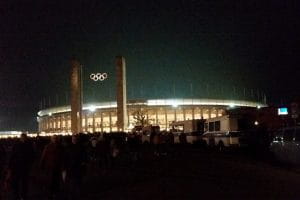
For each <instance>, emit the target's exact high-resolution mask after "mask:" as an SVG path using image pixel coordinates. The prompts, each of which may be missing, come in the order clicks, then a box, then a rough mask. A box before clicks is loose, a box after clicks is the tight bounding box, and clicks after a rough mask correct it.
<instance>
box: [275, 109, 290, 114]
mask: <svg viewBox="0 0 300 200" xmlns="http://www.w3.org/2000/svg"><path fill="white" fill-rule="evenodd" d="M287 114H289V113H288V109H287V108H278V115H287Z"/></svg>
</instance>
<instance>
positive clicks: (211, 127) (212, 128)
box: [208, 122, 214, 131]
mask: <svg viewBox="0 0 300 200" xmlns="http://www.w3.org/2000/svg"><path fill="white" fill-rule="evenodd" d="M208 130H209V131H214V122H209V124H208Z"/></svg>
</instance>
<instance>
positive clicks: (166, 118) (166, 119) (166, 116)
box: [164, 108, 169, 129]
mask: <svg viewBox="0 0 300 200" xmlns="http://www.w3.org/2000/svg"><path fill="white" fill-rule="evenodd" d="M164 110H165V122H166V128H167V129H168V125H169V124H168V115H167V108H165V109H164Z"/></svg>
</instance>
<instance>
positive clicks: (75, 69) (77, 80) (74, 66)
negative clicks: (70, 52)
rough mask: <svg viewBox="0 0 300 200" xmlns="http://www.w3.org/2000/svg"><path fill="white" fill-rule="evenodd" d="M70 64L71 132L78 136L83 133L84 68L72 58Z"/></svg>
mask: <svg viewBox="0 0 300 200" xmlns="http://www.w3.org/2000/svg"><path fill="white" fill-rule="evenodd" d="M70 64H71V73H70V83H71V88H70V89H71V98H70V100H71V131H72V133H73V134H78V133H80V132H81V131H82V126H81V123H82V66H81V64H80V62H79V61H78V60H77V59H76V58H72V59H71V61H70Z"/></svg>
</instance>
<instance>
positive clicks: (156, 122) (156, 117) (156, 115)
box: [155, 108, 158, 125]
mask: <svg viewBox="0 0 300 200" xmlns="http://www.w3.org/2000/svg"><path fill="white" fill-rule="evenodd" d="M155 124H156V125H158V109H157V108H155Z"/></svg>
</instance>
